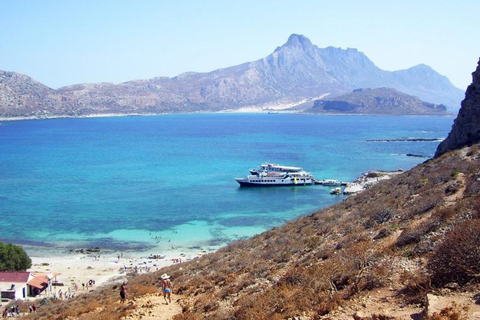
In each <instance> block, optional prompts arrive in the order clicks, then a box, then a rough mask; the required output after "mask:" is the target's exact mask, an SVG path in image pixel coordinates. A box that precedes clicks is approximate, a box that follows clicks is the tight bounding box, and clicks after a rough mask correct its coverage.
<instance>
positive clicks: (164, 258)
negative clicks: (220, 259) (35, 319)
mask: <svg viewBox="0 0 480 320" xmlns="http://www.w3.org/2000/svg"><path fill="white" fill-rule="evenodd" d="M217 249H218V248H217ZM212 251H214V250H212V249H211V248H210V250H207V249H203V248H199V249H198V250H192V249H185V248H178V249H171V250H169V251H168V252H166V253H165V254H162V255H158V254H154V253H150V251H149V252H145V251H139V252H136V251H113V250H107V249H104V250H103V249H100V250H99V251H92V252H89V253H80V252H70V251H68V252H67V251H60V250H46V251H44V252H43V253H42V252H41V251H36V252H34V253H32V254H29V257H30V259H31V260H32V266H31V268H29V269H28V270H27V271H28V272H31V273H34V274H45V275H46V274H54V275H55V278H54V281H55V282H58V283H59V285H56V286H53V287H52V290H51V291H49V290H45V291H44V292H43V293H42V294H41V295H39V296H37V297H36V298H34V299H37V298H43V297H51V296H53V295H55V296H57V297H59V296H60V294H59V292H60V291H61V292H62V294H63V293H67V292H69V293H73V294H74V295H79V294H82V293H86V292H89V291H90V290H93V289H95V288H96V287H99V286H103V285H107V284H113V283H119V282H122V281H124V280H126V279H127V276H128V275H130V274H142V273H149V272H155V271H157V270H159V269H161V268H164V267H167V266H170V265H173V264H176V263H181V262H185V261H190V260H193V259H195V258H197V257H200V256H201V255H203V254H206V253H209V252H212ZM27 254H28V250H27ZM155 255H156V256H155ZM159 256H161V257H159ZM90 280H93V284H94V285H93V286H88V283H89V282H91V281H90Z"/></svg>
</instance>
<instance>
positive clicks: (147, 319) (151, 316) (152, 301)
mask: <svg viewBox="0 0 480 320" xmlns="http://www.w3.org/2000/svg"><path fill="white" fill-rule="evenodd" d="M179 299H181V296H177V295H173V296H172V303H170V304H168V305H167V304H166V303H165V300H164V299H163V296H159V295H146V296H143V297H141V298H137V299H136V301H135V304H136V308H135V311H134V312H133V314H131V315H129V316H128V317H125V318H123V319H125V320H137V319H142V320H170V319H172V318H173V316H175V315H177V314H180V313H182V307H181V306H180V305H179V304H178V303H177V301H178V300H179Z"/></svg>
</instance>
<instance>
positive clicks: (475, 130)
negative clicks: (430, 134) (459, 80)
mask: <svg viewBox="0 0 480 320" xmlns="http://www.w3.org/2000/svg"><path fill="white" fill-rule="evenodd" d="M472 79H473V80H472V84H471V85H469V86H468V88H467V91H466V92H465V99H464V100H463V101H462V106H461V108H460V111H459V112H458V116H457V118H456V119H455V122H454V123H453V126H452V131H450V133H449V135H448V137H447V138H446V139H445V140H444V141H443V142H442V143H440V145H439V146H438V148H437V152H436V153H435V157H439V156H441V155H442V154H444V153H446V152H448V151H452V150H455V149H458V148H461V147H464V146H467V145H472V144H474V143H478V142H480V60H479V61H478V65H477V69H476V70H475V72H473V73H472Z"/></svg>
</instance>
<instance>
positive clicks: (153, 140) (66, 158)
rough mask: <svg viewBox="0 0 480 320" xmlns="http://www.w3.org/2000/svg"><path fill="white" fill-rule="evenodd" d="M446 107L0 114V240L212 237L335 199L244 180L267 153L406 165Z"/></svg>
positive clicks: (114, 241) (315, 160) (187, 242)
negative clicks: (9, 117) (414, 113)
mask: <svg viewBox="0 0 480 320" xmlns="http://www.w3.org/2000/svg"><path fill="white" fill-rule="evenodd" d="M452 124H453V118H451V117H386V116H321V115H298V114H201V115H165V116H150V117H116V118H94V119H92V118H90V119H55V120H36V121H15V122H3V123H2V125H0V215H1V218H0V221H1V223H2V233H1V235H0V241H4V242H5V241H7V242H14V243H18V244H23V245H27V247H28V248H32V246H39V247H50V248H55V249H56V248H71V247H91V246H99V247H102V248H111V249H118V250H128V249H134V250H145V249H148V248H152V247H155V248H156V249H158V250H163V249H167V248H171V247H172V246H173V247H175V248H180V247H185V248H188V247H190V248H192V247H193V248H207V247H216V246H218V245H222V244H225V243H228V242H230V241H233V240H236V239H241V238H244V237H249V236H252V235H254V234H257V233H260V232H262V231H264V230H267V229H269V228H272V227H275V226H278V225H280V224H282V223H284V222H286V221H289V220H292V219H295V218H297V217H299V216H302V215H306V214H308V213H311V212H313V211H316V210H318V209H320V208H322V207H325V206H328V205H331V204H334V203H336V202H338V201H340V200H341V199H342V198H343V196H332V195H330V194H329V190H330V188H327V187H322V186H307V187H276V188H255V189H249V188H240V187H239V186H238V184H237V182H235V181H234V178H235V177H243V176H245V175H246V174H248V169H250V168H254V167H257V166H259V165H260V164H261V163H264V162H274V163H279V164H284V165H292V166H302V167H303V168H304V169H305V170H307V171H310V172H311V173H312V174H313V175H314V176H315V177H316V178H317V179H338V180H342V181H352V180H354V179H355V178H357V177H358V176H359V175H361V174H362V173H363V172H365V171H368V170H373V169H379V170H395V169H399V168H402V169H410V168H411V167H413V166H415V165H416V164H418V163H420V162H423V161H425V160H426V159H427V158H419V157H408V156H406V154H409V153H410V154H417V155H423V156H426V157H432V156H433V154H434V152H435V150H436V147H437V145H438V143H439V142H408V141H402V142H381V141H375V142H368V141H367V140H384V139H397V138H423V139H430V138H441V139H443V138H445V137H446V135H447V134H448V132H449V131H450V129H451V126H452Z"/></svg>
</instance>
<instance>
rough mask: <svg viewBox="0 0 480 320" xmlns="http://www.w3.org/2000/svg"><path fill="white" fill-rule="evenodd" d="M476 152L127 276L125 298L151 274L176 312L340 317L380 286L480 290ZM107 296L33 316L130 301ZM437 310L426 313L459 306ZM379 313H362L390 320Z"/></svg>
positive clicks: (86, 311)
mask: <svg viewBox="0 0 480 320" xmlns="http://www.w3.org/2000/svg"><path fill="white" fill-rule="evenodd" d="M478 150H479V148H478V146H473V147H470V148H465V149H462V150H457V151H454V152H451V153H448V154H445V155H443V156H442V157H440V158H436V159H432V160H429V161H427V162H425V163H423V164H421V165H419V166H417V167H416V168H414V169H412V170H410V171H408V172H405V173H404V174H401V175H398V176H395V177H393V178H392V179H390V180H387V181H384V182H382V183H379V184H378V185H376V186H374V187H372V188H370V189H369V190H366V191H364V192H362V193H360V194H358V195H355V196H351V197H349V198H347V199H346V200H345V201H343V202H342V203H340V204H337V205H335V206H332V207H330V208H326V209H324V210H321V211H318V212H315V213H313V214H311V215H309V216H306V217H303V218H300V219H298V220H297V221H293V222H290V223H287V224H286V225H284V226H282V227H279V228H275V229H273V230H270V231H268V232H265V233H262V234H260V235H257V236H255V237H253V238H251V239H248V240H243V241H238V242H234V243H232V244H230V245H229V246H226V247H224V248H222V249H221V250H219V251H217V252H215V253H212V254H208V255H205V256H203V257H201V258H197V259H195V260H193V261H190V262H187V263H183V264H179V265H174V266H170V267H168V268H165V269H163V270H160V271H159V273H158V274H150V275H144V276H138V277H135V278H132V279H131V280H130V282H129V284H130V285H131V286H132V287H133V288H134V289H133V291H134V292H135V295H142V294H147V293H150V292H155V290H157V288H158V285H159V280H158V276H159V274H160V273H163V272H168V273H170V274H171V275H172V279H173V282H174V286H175V294H179V295H182V296H183V297H185V298H184V299H182V301H181V304H182V306H183V313H182V314H180V315H177V316H176V317H175V319H176V320H187V319H188V320H194V319H207V318H208V319H288V318H294V317H300V316H303V317H305V319H343V318H342V312H343V314H349V315H350V316H351V315H352V314H353V310H354V308H353V307H349V306H351V305H356V306H359V307H360V308H361V307H362V301H364V300H362V299H366V297H367V296H369V295H371V294H372V293H374V292H381V291H382V290H385V291H387V292H389V293H390V295H389V299H393V300H392V301H393V302H392V303H396V304H398V305H402V306H405V305H414V306H416V307H422V306H424V304H425V297H426V294H427V293H432V292H433V293H435V292H436V291H437V290H441V289H442V288H443V287H444V286H445V285H447V284H449V287H452V288H453V287H455V286H453V285H451V284H452V283H455V284H456V285H457V286H461V287H462V290H468V289H469V288H476V289H477V290H478V285H479V282H480V281H479V280H480V278H479V273H480V272H479V271H480V270H479V268H480V266H479V265H478V261H480V246H479V243H480V241H479V240H480V238H479V234H480V194H479V191H480V161H479V160H480V154H479V151H478ZM385 299H386V298H385ZM116 300H118V299H117V290H116V288H105V289H104V290H103V291H98V292H95V293H93V294H92V295H88V296H87V295H85V296H82V297H80V298H78V299H76V300H75V301H69V303H68V305H66V304H54V305H52V306H51V307H49V306H47V307H45V308H43V310H42V311H41V312H38V313H37V314H36V315H32V316H31V318H35V319H40V318H44V319H46V318H48V319H65V318H67V317H70V318H69V319H93V318H98V319H100V318H101V319H113V318H115V319H119V318H120V317H122V316H124V315H126V314H128V313H129V310H130V309H131V308H133V307H132V306H129V305H119V304H118V303H116V302H115V301H116ZM349 308H350V309H349ZM447 311H448V312H446V313H445V314H446V315H444V318H432V319H454V318H455V317H456V316H457V315H459V314H463V313H462V312H460V309H459V310H454V309H451V310H447ZM382 312H383V310H377V311H376V314H375V315H373V314H372V315H371V316H369V318H368V319H392V317H391V316H389V315H388V314H383V313H382ZM438 316H439V317H440V316H441V315H438ZM336 317H337V318H336ZM457 318H458V317H457ZM459 318H461V317H460V316H459Z"/></svg>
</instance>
